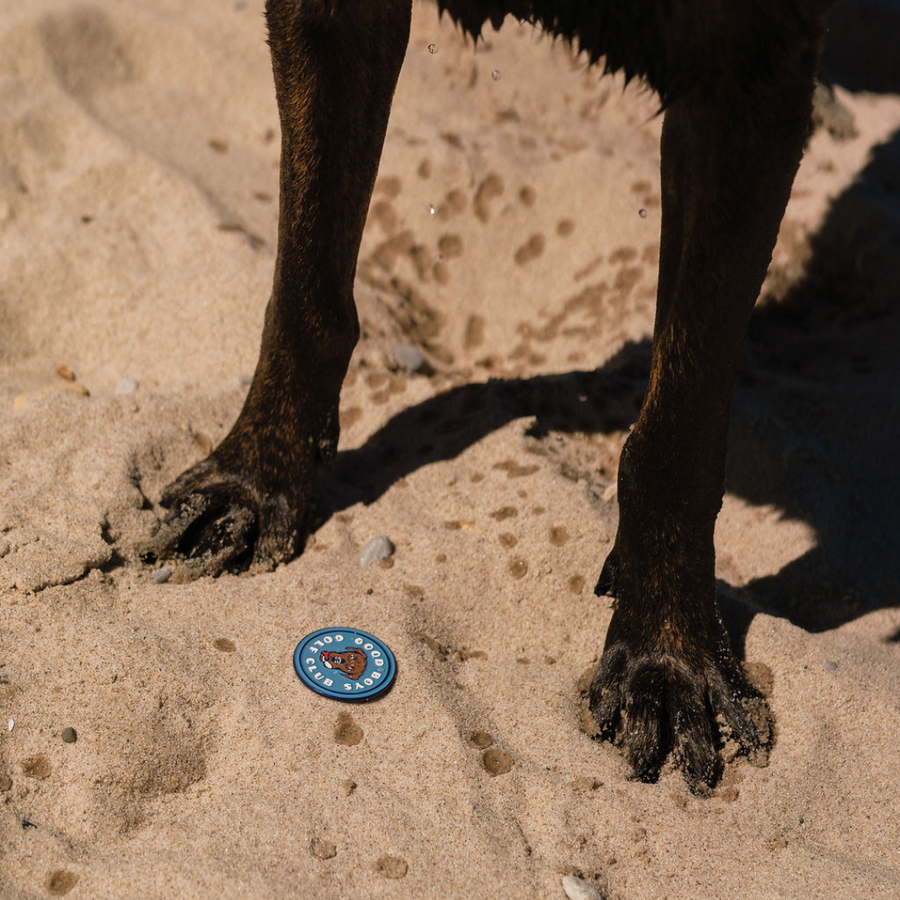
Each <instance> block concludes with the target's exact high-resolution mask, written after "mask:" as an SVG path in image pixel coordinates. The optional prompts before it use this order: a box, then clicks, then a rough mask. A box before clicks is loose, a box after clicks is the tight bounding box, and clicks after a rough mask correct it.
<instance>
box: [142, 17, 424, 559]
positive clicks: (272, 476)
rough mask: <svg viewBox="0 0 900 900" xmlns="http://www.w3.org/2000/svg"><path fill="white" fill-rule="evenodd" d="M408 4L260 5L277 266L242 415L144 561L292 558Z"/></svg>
mask: <svg viewBox="0 0 900 900" xmlns="http://www.w3.org/2000/svg"><path fill="white" fill-rule="evenodd" d="M410 15H411V0H378V2H371V0H268V2H267V3H266V18H267V22H268V26H269V43H270V45H271V50H272V68H273V71H274V75H275V90H276V95H277V100H278V110H279V114H280V119H281V136H282V144H281V197H280V213H279V222H278V255H277V259H276V263H275V277H274V285H273V289H272V296H271V299H270V301H269V305H268V307H267V309H266V317H265V326H264V329H263V335H262V348H261V351H260V356H259V362H258V363H257V367H256V372H255V374H254V376H253V381H252V383H251V385H250V390H249V392H248V395H247V399H246V402H245V404H244V407H243V410H242V411H241V414H240V416H239V417H238V419H237V421H236V422H235V424H234V426H233V427H232V429H231V431H230V432H229V434H228V435H227V436H226V437H225V439H224V440H223V441H222V443H221V444H220V445H219V446H218V447H217V448H216V449H215V450H214V451H213V453H212V454H211V455H210V456H209V457H208V458H207V459H205V460H203V461H202V462H200V463H198V464H197V465H195V466H193V467H192V468H190V469H188V470H187V471H186V472H184V473H183V474H182V475H181V476H180V477H179V478H178V479H177V480H176V481H175V482H174V483H173V484H171V485H170V486H169V487H168V488H167V489H166V490H165V492H164V494H163V497H162V501H161V502H162V504H163V505H164V506H166V507H168V508H169V510H170V511H169V513H168V515H167V516H166V518H165V520H164V522H163V523H162V525H161V527H160V529H159V531H158V532H157V534H156V535H155V537H154V538H153V541H152V542H151V545H150V547H149V548H148V549H149V551H150V552H151V553H153V554H155V555H169V554H173V553H174V554H178V555H182V556H184V557H186V558H187V562H188V568H189V569H192V570H193V571H194V572H195V573H197V574H217V573H218V572H219V571H221V570H222V569H223V568H226V567H231V568H241V567H246V566H250V565H252V566H253V567H254V568H271V567H272V566H273V565H275V564H276V563H278V562H281V561H283V560H287V559H290V558H291V557H292V556H294V555H295V554H296V553H297V552H299V550H300V548H301V547H302V542H303V539H304V530H305V527H306V521H305V520H306V515H307V511H308V508H309V503H310V500H311V498H312V496H313V494H314V491H315V486H316V471H315V470H316V466H317V464H318V463H320V462H326V463H327V462H330V461H331V460H332V458H333V457H334V454H335V451H336V446H337V440H338V397H339V393H340V388H341V382H342V381H343V378H344V375H345V373H346V370H347V365H348V363H349V361H350V355H351V353H352V352H353V348H354V346H355V344H356V341H357V338H358V335H359V324H358V320H357V316H356V308H355V304H354V300H353V279H354V275H355V271H356V260H357V255H358V252H359V244H360V240H361V238H362V230H363V225H364V223H365V219H366V213H367V210H368V205H369V200H370V197H371V194H372V188H373V185H374V181H375V175H376V172H377V169H378V162H379V159H380V156H381V150H382V146H383V143H384V136H385V130H386V128H387V121H388V114H389V112H390V106H391V99H392V97H393V93H394V88H395V86H396V83H397V77H398V75H399V73H400V67H401V64H402V62H403V57H404V54H405V51H406V45H407V42H408V39H409V24H410Z"/></svg>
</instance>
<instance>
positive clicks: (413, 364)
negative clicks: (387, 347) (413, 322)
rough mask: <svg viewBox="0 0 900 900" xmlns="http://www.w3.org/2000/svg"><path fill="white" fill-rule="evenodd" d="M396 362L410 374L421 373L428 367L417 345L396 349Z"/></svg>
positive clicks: (406, 345) (403, 345) (407, 345)
mask: <svg viewBox="0 0 900 900" xmlns="http://www.w3.org/2000/svg"><path fill="white" fill-rule="evenodd" d="M394 362H395V363H397V365H398V366H402V367H403V368H404V369H408V370H409V371H410V372H421V371H422V370H423V369H424V368H425V366H426V361H425V357H424V356H423V355H422V351H421V350H420V349H419V348H418V347H417V346H416V345H415V344H400V345H399V346H398V347H394Z"/></svg>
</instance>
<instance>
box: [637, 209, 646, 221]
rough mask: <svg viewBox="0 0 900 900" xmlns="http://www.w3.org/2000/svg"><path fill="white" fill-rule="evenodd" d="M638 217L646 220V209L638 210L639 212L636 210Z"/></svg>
mask: <svg viewBox="0 0 900 900" xmlns="http://www.w3.org/2000/svg"><path fill="white" fill-rule="evenodd" d="M638 215H639V216H640V217H641V218H642V219H646V218H647V210H646V209H639V210H638Z"/></svg>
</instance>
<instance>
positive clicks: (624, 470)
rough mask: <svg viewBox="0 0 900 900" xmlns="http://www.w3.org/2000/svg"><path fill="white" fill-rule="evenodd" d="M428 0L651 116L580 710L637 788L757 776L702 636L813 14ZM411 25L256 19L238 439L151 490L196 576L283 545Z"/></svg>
mask: <svg viewBox="0 0 900 900" xmlns="http://www.w3.org/2000/svg"><path fill="white" fill-rule="evenodd" d="M438 5H439V6H440V7H441V9H442V10H443V11H445V12H447V13H449V14H450V15H451V16H452V17H453V18H454V20H455V21H456V22H457V23H458V24H459V25H460V26H461V27H462V28H463V29H464V30H465V31H466V32H467V33H468V34H470V35H472V36H473V37H476V36H477V35H479V34H480V32H481V30H482V28H483V26H484V24H485V23H487V22H490V23H492V24H494V25H495V26H498V27H499V25H501V24H502V21H503V18H504V16H505V14H507V13H510V14H512V15H514V16H516V17H517V18H519V19H521V20H524V21H531V22H534V23H536V24H538V25H540V26H542V27H543V28H544V29H546V30H547V31H549V32H550V33H552V34H554V35H557V36H559V37H561V38H563V39H565V40H568V41H570V42H571V43H572V44H573V45H574V46H575V47H577V48H579V49H581V50H583V51H584V52H585V54H586V55H587V56H588V58H589V59H590V60H591V61H595V62H596V61H599V60H601V59H602V60H603V64H604V65H605V67H606V68H607V69H613V70H621V71H623V72H624V73H625V75H626V76H628V77H630V78H640V79H642V80H644V81H645V82H646V83H647V84H648V85H649V86H650V87H652V88H653V89H654V90H655V91H656V92H657V93H658V94H659V96H660V99H661V102H662V106H663V107H664V109H665V118H664V122H663V135H662V153H661V156H662V167H661V181H662V195H663V215H662V233H661V242H660V273H659V290H658V299H657V311H656V322H655V327H654V337H653V357H652V363H651V372H650V382H649V387H648V390H647V395H646V398H645V401H644V405H643V407H642V409H641V413H640V416H639V418H638V421H637V423H636V424H635V427H634V429H633V431H632V433H631V434H630V436H629V438H628V441H627V442H626V444H625V447H624V449H623V451H622V457H621V461H620V466H619V485H618V498H619V526H618V533H617V536H616V541H615V545H614V547H613V550H612V552H611V553H610V554H609V556H608V558H607V560H606V562H605V564H604V566H603V569H602V572H601V575H600V579H599V582H598V584H597V592H598V593H608V594H611V595H612V596H614V597H615V598H616V607H615V611H614V614H613V617H612V620H611V622H610V626H609V629H608V633H607V637H606V645H605V648H604V652H603V656H602V660H601V663H600V666H599V668H598V670H597V673H596V675H595V677H594V680H593V683H592V685H591V690H590V706H591V710H592V712H593V714H594V717H595V719H596V722H597V727H598V732H599V733H600V734H601V735H602V736H603V737H605V738H608V739H610V740H613V741H614V742H616V743H617V744H619V745H620V746H621V747H622V749H623V752H624V753H625V755H626V757H627V759H628V760H629V762H630V764H631V766H632V769H633V772H634V775H635V776H636V777H638V778H641V779H644V780H648V781H652V780H654V779H655V778H656V777H657V775H658V773H659V770H660V767H661V766H662V764H663V762H664V760H665V759H666V758H667V757H668V755H669V754H670V753H672V754H673V756H674V760H675V762H676V764H677V765H678V766H679V767H680V768H681V770H682V771H683V773H684V775H685V778H686V779H687V782H688V784H689V785H690V787H691V789H692V790H694V791H695V792H697V793H701V794H702V793H705V792H707V791H708V790H709V789H710V788H711V786H712V785H713V784H714V783H715V781H716V779H717V777H718V774H719V771H720V768H721V763H720V760H719V758H718V755H717V747H719V746H720V745H722V744H723V743H724V744H726V745H727V746H728V747H729V748H730V750H731V751H732V752H741V753H745V754H747V755H748V756H750V757H751V759H752V760H754V761H756V762H758V763H763V762H764V761H765V756H766V751H767V749H768V747H769V746H770V745H771V740H772V737H771V728H770V718H769V714H768V710H767V707H766V704H765V701H764V700H763V698H762V697H761V696H760V694H759V693H758V691H757V690H756V689H755V688H753V687H752V686H751V685H750V684H749V683H748V681H747V680H746V678H745V676H744V673H743V671H742V669H741V666H740V665H739V664H738V662H737V660H736V659H735V658H734V656H733V654H732V651H731V648H730V646H729V641H728V637H727V635H726V633H725V629H724V627H723V625H722V620H721V616H720V613H719V607H718V601H717V598H716V586H715V553H714V548H713V531H714V527H715V520H716V515H717V513H718V511H719V508H720V506H721V502H722V495H723V484H724V471H725V450H726V434H727V429H728V419H729V415H730V407H731V395H732V390H733V385H734V379H735V375H736V372H737V365H738V361H739V359H740V354H741V347H742V343H743V339H744V335H745V332H746V327H747V322H748V319H749V316H750V311H751V309H752V307H753V304H754V302H755V299H756V296H757V293H758V291H759V288H760V285H761V283H762V280H763V277H764V276H765V272H766V268H767V266H768V263H769V260H770V258H771V252H772V248H773V246H774V243H775V237H776V235H777V232H778V226H779V223H780V220H781V216H782V214H783V212H784V208H785V205H786V203H787V200H788V196H789V194H790V189H791V184H792V181H793V177H794V174H795V172H796V169H797V166H798V164H799V160H800V156H801V154H802V149H803V143H804V140H805V136H806V132H807V128H808V122H809V117H810V106H811V96H812V89H813V79H814V70H815V65H816V60H817V55H818V43H819V36H820V32H821V27H822V25H821V17H822V14H823V12H824V10H825V8H826V7H827V5H828V4H827V2H825V0H745V2H741V3H736V2H734V0H606V2H602V0H439V3H438ZM410 9H411V0H379V2H377V3H376V2H372V0H268V2H267V5H266V15H267V19H268V25H269V34H270V44H271V48H272V64H273V71H274V75H275V86H276V94H277V99H278V105H279V111H280V116H281V127H282V160H281V198H280V217H279V241H278V256H277V261H276V265H275V276H274V283H273V290H272V298H271V300H270V302H269V306H268V309H267V312H266V321H265V327H264V330H263V338H262V350H261V353H260V359H259V363H258V366H257V370H256V374H255V376H254V379H253V383H252V385H251V387H250V391H249V393H248V396H247V400H246V403H245V405H244V408H243V410H242V412H241V414H240V416H239V418H238V420H237V422H236V423H235V425H234V427H233V428H232V430H231V432H230V433H229V434H228V435H227V437H226V438H225V440H224V441H223V442H222V444H221V445H220V446H219V447H217V448H216V450H215V451H214V452H213V453H212V454H211V455H210V456H209V458H208V459H206V460H204V461H203V462H201V463H199V464H198V465H196V466H194V467H192V468H191V469H189V470H188V471H187V472H185V473H184V474H183V475H182V476H181V477H180V478H179V479H178V480H176V481H175V482H174V483H173V484H172V485H170V486H169V488H167V490H166V492H165V493H164V495H163V498H162V503H163V505H164V506H167V507H169V508H170V512H169V514H168V515H167V516H166V518H165V520H164V521H163V523H162V524H161V527H160V529H159V531H158V533H157V534H156V535H155V537H154V538H153V539H152V541H151V542H150V544H149V545H148V553H149V554H151V555H157V556H159V555H171V554H175V555H179V556H181V557H182V558H183V559H185V560H186V565H187V567H188V569H189V570H191V571H193V572H194V573H195V574H204V573H206V574H216V573H218V572H219V571H221V570H223V569H226V568H231V569H234V568H247V567H250V568H251V569H252V568H255V569H264V568H270V567H271V566H273V565H275V564H276V563H279V562H282V561H285V560H288V559H290V558H291V557H293V556H294V555H295V554H296V553H298V552H299V551H300V549H301V548H302V543H303V539H304V535H305V529H306V525H307V523H306V518H307V512H308V509H309V504H310V501H311V499H312V497H313V495H314V493H315V483H316V482H315V469H316V466H317V465H318V464H319V463H322V462H324V463H328V462H329V461H330V460H331V459H332V458H333V456H334V453H335V449H336V446H337V439H338V422H337V406H338V398H339V392H340V387H341V382H342V380H343V377H344V374H345V372H346V369H347V365H348V363H349V360H350V354H351V353H352V351H353V347H354V346H355V343H356V341H357V338H358V334H359V326H358V322H357V318H356V310H355V306H354V302H353V280H354V275H355V268H356V257H357V254H358V250H359V243H360V239H361V236H362V229H363V224H364V222H365V219H366V213H367V210H368V204H369V200H370V197H371V192H372V187H373V185H374V180H375V175H376V172H377V168H378V161H379V158H380V154H381V148H382V145H383V141H384V134H385V130H386V127H387V119H388V113H389V111H390V104H391V99H392V95H393V91H394V87H395V85H396V81H397V77H398V75H399V71H400V66H401V64H402V61H403V55H404V52H405V48H406V43H407V41H408V36H409V18H410ZM574 189H582V190H583V186H579V185H573V190H574ZM592 652H593V651H592V648H589V647H586V648H585V654H586V655H588V656H589V655H590V654H591V653H592ZM573 689H574V688H573Z"/></svg>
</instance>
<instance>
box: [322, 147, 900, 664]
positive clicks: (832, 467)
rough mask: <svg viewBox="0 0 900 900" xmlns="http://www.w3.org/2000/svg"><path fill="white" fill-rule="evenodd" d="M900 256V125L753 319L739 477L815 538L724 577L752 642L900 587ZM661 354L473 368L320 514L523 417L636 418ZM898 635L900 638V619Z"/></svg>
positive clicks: (354, 474)
mask: <svg viewBox="0 0 900 900" xmlns="http://www.w3.org/2000/svg"><path fill="white" fill-rule="evenodd" d="M898 258H900V132H898V133H897V134H895V135H893V136H892V138H891V139H890V140H889V141H887V142H886V143H884V144H883V145H881V146H879V147H878V148H877V149H876V150H875V152H874V153H873V155H872V158H871V161H870V162H869V164H868V165H867V166H866V167H865V169H864V170H863V171H862V172H860V174H859V175H858V177H857V178H856V180H855V181H854V182H853V184H852V185H851V186H850V187H849V188H848V189H847V190H846V191H845V192H844V193H843V194H842V195H841V196H840V197H838V198H837V199H836V200H835V201H834V203H833V205H832V207H831V210H830V212H829V214H828V215H827V217H826V220H825V222H824V225H823V227H822V228H821V229H820V231H819V232H818V233H817V234H816V235H815V237H814V238H813V239H812V242H811V257H810V261H809V263H808V265H807V269H806V274H805V275H804V276H803V277H802V279H801V280H800V281H798V282H797V283H795V284H794V286H793V287H792V288H791V289H790V290H789V292H788V293H787V295H786V296H784V297H783V298H781V299H780V300H777V301H776V300H771V301H769V302H761V303H760V304H758V306H757V309H756V311H755V313H754V316H753V318H752V321H751V326H750V331H749V335H748V340H747V345H746V349H745V355H744V360H743V365H742V370H741V374H740V376H739V383H738V386H737V389H736V393H735V401H734V409H733V415H732V427H731V431H730V437H729V463H728V472H727V479H726V489H727V490H728V491H730V492H731V493H734V494H736V495H738V496H740V497H742V498H744V499H745V500H747V501H749V502H750V503H752V504H757V505H760V506H762V505H767V506H770V507H774V508H776V509H778V510H780V511H781V513H782V515H783V516H784V517H786V518H790V519H796V520H800V521H803V522H805V523H806V524H807V525H808V526H809V527H810V529H811V530H812V532H814V535H815V545H814V547H813V548H812V549H810V550H809V551H808V552H807V553H805V554H804V555H803V556H801V557H800V558H798V559H796V560H794V561H793V562H791V563H789V564H787V565H786V566H784V567H783V568H782V569H781V570H780V571H779V572H777V573H776V574H774V575H771V576H767V577H764V578H760V579H757V580H756V581H753V582H751V583H750V584H748V585H746V586H744V587H742V588H740V589H735V588H731V587H729V586H728V585H725V584H722V585H720V595H721V597H722V601H723V602H722V605H723V614H724V616H725V619H726V625H727V626H728V628H729V631H730V633H731V637H732V642H733V645H734V648H735V652H736V653H738V654H739V655H742V654H743V644H744V638H745V635H746V632H747V628H748V627H749V624H750V622H751V621H752V619H753V616H754V610H755V609H756V610H765V611H766V612H769V613H771V614H774V615H778V616H782V617H784V618H787V619H789V620H790V621H791V622H793V623H794V624H796V625H798V626H800V627H802V628H804V629H806V630H808V631H812V632H820V631H824V630H826V629H830V628H835V627H837V626H839V625H841V624H843V623H845V622H847V621H850V620H852V619H854V618H856V617H858V616H861V615H865V614H866V613H868V612H871V611H873V610H876V609H880V608H885V607H890V606H895V605H896V604H897V602H898V599H897V598H898V597H900V553H898V552H897V548H896V541H897V538H898V537H900V469H898V467H897V465H896V463H897V448H898V447H900V354H898V353H897V348H898V347H900V317H898V315H897V312H898V305H900V271H898V267H897V266H896V264H895V260H896V259H898ZM649 364H650V342H649V340H644V341H641V342H638V343H629V344H627V345H625V346H624V347H623V348H622V349H621V350H620V351H619V353H618V354H617V355H616V356H615V357H614V358H612V359H611V360H609V361H608V362H607V363H606V364H605V365H604V366H602V367H601V368H599V369H596V370H594V371H573V372H568V373H565V374H560V375H542V376H536V377H533V378H523V379H511V380H500V379H495V380H491V381H488V382H486V383H479V384H468V385H465V386H462V387H458V388H455V389H452V390H450V391H447V392H446V393H443V394H440V395H438V396H436V397H433V398H431V399H429V400H427V401H425V402H423V403H420V404H418V405H416V406H413V407H410V408H407V409H405V410H403V411H402V412H400V413H398V414H397V415H396V416H394V417H393V418H392V419H391V420H390V421H389V422H387V424H385V425H384V427H382V428H381V429H380V430H379V431H378V432H376V433H375V434H373V435H372V436H371V437H370V438H369V439H368V440H367V441H366V443H365V444H364V445H363V446H361V447H359V448H356V449H352V450H346V451H343V452H341V453H339V454H338V458H337V462H336V465H335V468H334V470H333V471H332V472H330V473H327V474H326V475H325V477H324V479H323V482H322V491H321V495H320V501H319V510H318V512H319V516H320V517H324V518H328V517H330V516H331V515H333V514H334V513H335V512H337V511H339V510H341V509H345V508H347V507H348V506H351V505H353V504H355V503H358V502H360V501H362V502H365V503H371V502H373V501H374V500H376V499H377V498H378V497H380V496H381V495H382V494H384V493H385V492H386V491H387V490H388V488H390V486H391V485H393V484H394V483H396V482H397V481H398V480H399V479H400V478H402V477H404V476H405V475H408V474H410V473H411V472H414V471H415V470H416V469H418V468H419V467H421V466H425V465H429V464H431V463H434V462H439V461H444V460H449V459H453V458H455V457H456V456H458V455H459V454H460V453H461V452H463V451H464V450H465V449H466V448H468V447H470V446H472V445H473V444H474V443H476V442H477V441H479V440H481V439H482V438H483V437H485V436H486V435H488V434H490V433H491V432H493V431H495V430H497V429H499V428H501V427H502V426H504V425H505V424H507V423H508V422H511V421H513V420H515V419H522V418H526V417H531V418H533V424H532V425H531V427H530V432H529V433H530V434H532V435H535V436H537V437H541V436H545V435H548V434H552V433H558V434H572V433H582V434H583V433H612V432H616V431H621V430H622V429H625V428H627V427H628V426H629V425H630V424H631V422H632V421H633V420H634V418H635V416H636V414H637V411H638V408H639V404H640V399H641V397H642V394H643V391H644V389H645V387H646V383H647V378H648V372H649ZM601 563H602V560H598V564H597V570H598V572H599V569H600V565H601ZM885 640H890V641H894V642H900V632H898V633H897V634H893V635H886V636H885Z"/></svg>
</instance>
